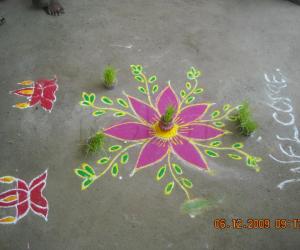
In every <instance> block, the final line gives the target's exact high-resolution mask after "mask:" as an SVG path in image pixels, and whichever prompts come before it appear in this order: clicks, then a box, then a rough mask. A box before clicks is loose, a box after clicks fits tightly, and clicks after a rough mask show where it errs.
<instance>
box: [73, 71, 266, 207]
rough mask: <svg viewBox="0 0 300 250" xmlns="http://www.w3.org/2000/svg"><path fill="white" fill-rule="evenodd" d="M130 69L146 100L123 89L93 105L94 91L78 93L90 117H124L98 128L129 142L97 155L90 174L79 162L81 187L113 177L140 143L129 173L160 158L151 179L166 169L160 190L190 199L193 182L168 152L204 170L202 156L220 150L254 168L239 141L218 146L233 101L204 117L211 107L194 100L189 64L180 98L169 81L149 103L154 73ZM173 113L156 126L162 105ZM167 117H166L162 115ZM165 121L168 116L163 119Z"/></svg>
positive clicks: (195, 86) (194, 77)
mask: <svg viewBox="0 0 300 250" xmlns="http://www.w3.org/2000/svg"><path fill="white" fill-rule="evenodd" d="M131 71H132V74H133V75H134V78H135V80H137V81H138V82H139V83H140V84H141V85H140V86H138V90H139V92H140V93H142V94H143V95H144V96H145V97H146V99H147V102H145V101H142V100H139V99H138V98H136V97H133V96H130V95H127V94H126V93H124V95H125V97H126V99H125V98H124V99H123V98H117V99H116V103H117V105H118V107H117V106H114V101H113V100H112V99H111V98H109V97H107V96H102V97H101V98H100V100H101V102H102V103H103V104H104V105H103V106H101V107H99V106H96V105H95V100H96V96H95V94H94V93H91V94H88V93H85V92H84V93H83V94H82V98H83V100H82V101H81V102H80V104H81V105H82V106H86V107H90V108H93V109H94V112H93V116H95V117H98V116H101V115H103V114H105V113H107V112H109V111H111V112H113V113H114V116H115V117H124V116H127V117H128V118H129V120H125V121H123V122H120V123H118V124H115V125H112V126H110V127H108V128H104V129H103V133H104V134H105V135H107V136H108V137H111V138H115V139H117V140H119V141H123V142H128V143H129V145H128V144H127V145H125V146H124V147H122V145H113V146H111V147H110V148H109V153H110V156H107V157H103V158H101V159H99V161H98V163H99V164H101V165H105V167H104V170H102V171H100V173H98V174H96V172H98V171H96V170H95V169H94V168H93V167H92V166H90V165H89V164H87V163H83V164H82V166H81V168H78V169H75V173H76V174H77V175H78V176H79V177H80V178H82V179H83V182H82V189H86V188H88V187H89V186H90V185H91V184H92V183H94V182H95V181H96V180H97V179H99V178H100V177H102V176H103V175H104V174H106V173H107V172H109V171H110V172H111V174H112V176H114V177H116V176H118V174H119V165H120V164H122V165H123V164H126V163H127V162H128V160H129V152H128V151H129V150H130V149H131V148H133V147H136V146H140V147H141V149H140V152H139V156H138V159H137V160H136V163H135V166H134V168H133V172H132V175H134V174H135V173H136V172H138V171H140V170H142V169H146V168H147V167H150V166H152V165H155V164H157V163H161V162H163V163H162V165H161V166H160V168H159V169H158V171H157V174H156V180H157V181H160V180H162V179H163V178H164V177H165V178H166V177H167V174H169V181H168V183H167V184H166V186H165V187H164V193H165V194H166V195H170V194H171V193H172V191H173V190H174V188H175V186H176V185H177V186H178V187H179V188H180V189H182V190H183V192H184V193H185V196H186V199H187V201H192V200H193V199H194V197H192V195H191V193H190V189H191V188H192V187H193V183H192V181H191V180H190V179H188V178H187V177H184V174H183V169H182V166H180V164H178V163H177V162H174V160H173V156H176V157H177V158H179V159H180V160H183V161H184V162H185V163H187V165H191V166H193V167H194V168H195V169H198V170H208V169H209V167H208V163H207V158H206V157H211V158H216V157H219V156H220V154H219V153H218V151H220V152H225V153H226V155H227V157H229V158H231V159H233V160H242V159H244V160H245V162H246V165H247V166H249V167H250V168H252V169H254V170H256V171H259V166H258V164H257V163H258V162H260V161H261V158H259V157H254V156H251V155H250V154H248V153H246V152H245V151H243V149H242V148H243V146H244V145H243V144H242V143H241V142H237V143H234V144H233V145H231V146H222V141H221V140H220V138H221V137H223V136H225V135H227V134H229V133H230V132H229V131H228V130H225V129H224V127H225V123H224V120H228V121H235V120H236V116H235V115H234V112H235V111H237V110H238V109H239V106H236V107H232V106H231V105H229V104H226V105H224V106H223V111H222V112H221V111H220V110H214V111H213V112H212V113H211V114H210V117H208V118H207V119H205V118H204V117H205V115H206V114H207V112H208V110H209V109H210V108H211V107H212V106H213V104H212V103H205V102H204V103H196V104H192V102H194V101H195V100H196V96H197V95H200V94H201V93H202V92H203V89H202V88H199V87H198V78H199V77H200V75H201V73H200V71H199V70H197V69H195V68H194V67H191V68H190V70H189V71H188V72H187V78H188V81H187V82H186V84H185V89H183V90H181V91H180V95H179V96H180V97H179V96H178V95H177V94H176V93H175V91H174V89H173V88H172V86H171V84H170V83H168V85H167V86H166V87H165V88H163V89H162V90H161V92H160V93H159V94H158V95H157V97H156V99H155V102H153V95H155V94H156V93H158V90H159V86H158V84H157V83H156V82H157V77H156V76H155V75H153V76H151V77H149V78H147V77H146V75H145V74H144V72H143V67H142V66H141V65H131ZM170 107H172V108H171V111H172V110H173V111H175V112H174V118H173V120H172V121H171V122H170V123H169V124H167V126H166V124H164V126H161V123H162V117H164V116H165V113H166V112H167V110H168V109H170ZM168 118H170V117H168ZM169 120H170V119H169Z"/></svg>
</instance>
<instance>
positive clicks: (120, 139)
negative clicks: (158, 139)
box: [103, 121, 153, 142]
mask: <svg viewBox="0 0 300 250" xmlns="http://www.w3.org/2000/svg"><path fill="white" fill-rule="evenodd" d="M128 123H131V124H132V123H135V124H139V125H143V126H145V127H147V128H149V130H150V132H151V127H149V126H148V125H145V124H142V123H139V122H131V121H128V122H123V123H119V124H115V125H112V126H110V127H108V128H105V129H103V133H104V134H105V135H106V136H108V137H111V138H114V139H117V140H119V141H132V142H137V141H144V140H149V139H152V138H153V137H149V138H145V139H138V140H130V139H123V138H119V137H116V136H113V135H109V134H106V132H105V131H106V130H108V129H112V128H114V127H117V126H120V125H124V124H128Z"/></svg>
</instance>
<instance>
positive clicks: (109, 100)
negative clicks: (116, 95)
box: [101, 96, 114, 105]
mask: <svg viewBox="0 0 300 250" xmlns="http://www.w3.org/2000/svg"><path fill="white" fill-rule="evenodd" d="M101 101H102V102H103V103H104V104H107V105H113V104H114V102H113V101H112V99H110V98H109V97H107V96H102V97H101Z"/></svg>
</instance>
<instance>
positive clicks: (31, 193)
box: [0, 170, 49, 224]
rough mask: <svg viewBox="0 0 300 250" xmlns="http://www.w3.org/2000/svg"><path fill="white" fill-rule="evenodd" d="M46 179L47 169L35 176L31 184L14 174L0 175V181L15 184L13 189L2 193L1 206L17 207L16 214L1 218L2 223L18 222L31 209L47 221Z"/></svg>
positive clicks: (0, 196) (0, 222) (0, 197)
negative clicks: (13, 175)
mask: <svg viewBox="0 0 300 250" xmlns="http://www.w3.org/2000/svg"><path fill="white" fill-rule="evenodd" d="M46 181H47V170H46V171H45V172H44V173H42V174H41V175H39V176H38V177H36V178H34V179H33V180H32V181H31V182H30V184H29V185H27V183H26V182H25V181H24V180H22V179H18V178H15V177H12V176H3V177H0V183H4V184H14V185H15V187H14V188H13V189H10V190H8V191H5V192H3V193H1V194H0V208H15V209H16V215H15V216H6V217H3V218H0V224H16V223H17V222H18V221H19V220H20V219H22V218H23V217H24V216H26V215H27V214H28V212H29V210H31V211H32V212H33V213H35V214H36V215H39V216H41V217H42V218H44V219H45V220H46V221H47V217H48V211H49V206H48V201H47V199H46V198H45V197H44V196H43V190H44V189H45V187H46Z"/></svg>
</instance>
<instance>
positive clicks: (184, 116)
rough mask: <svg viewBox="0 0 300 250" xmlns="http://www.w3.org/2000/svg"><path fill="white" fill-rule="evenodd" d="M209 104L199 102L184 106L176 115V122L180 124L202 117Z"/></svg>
mask: <svg viewBox="0 0 300 250" xmlns="http://www.w3.org/2000/svg"><path fill="white" fill-rule="evenodd" d="M209 106H210V104H207V103H200V104H195V105H190V106H187V107H185V108H184V109H182V110H181V111H180V114H179V115H178V116H177V122H178V123H180V124H185V123H190V122H193V121H195V120H197V119H200V118H201V117H203V116H204V115H205V113H206V111H207V110H208V108H209Z"/></svg>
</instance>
